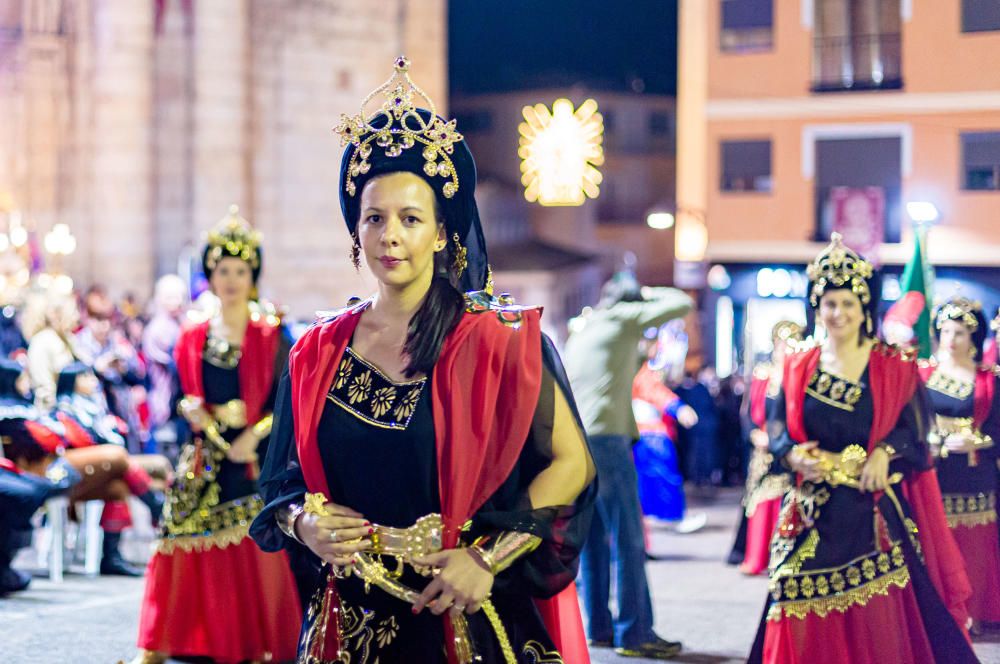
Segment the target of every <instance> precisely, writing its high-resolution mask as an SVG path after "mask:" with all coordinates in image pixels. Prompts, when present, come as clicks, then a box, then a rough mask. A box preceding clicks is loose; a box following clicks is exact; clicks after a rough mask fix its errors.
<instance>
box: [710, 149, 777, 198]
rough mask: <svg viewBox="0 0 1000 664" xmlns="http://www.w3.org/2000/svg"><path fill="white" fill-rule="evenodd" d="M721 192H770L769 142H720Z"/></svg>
mask: <svg viewBox="0 0 1000 664" xmlns="http://www.w3.org/2000/svg"><path fill="white" fill-rule="evenodd" d="M721 157H722V182H721V184H720V186H721V189H722V191H761V192H770V191H771V141H770V140H765V141H723V142H722V150H721Z"/></svg>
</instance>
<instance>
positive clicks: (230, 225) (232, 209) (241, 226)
mask: <svg viewBox="0 0 1000 664" xmlns="http://www.w3.org/2000/svg"><path fill="white" fill-rule="evenodd" d="M206 242H207V244H208V246H207V247H205V259H204V263H205V269H206V271H211V270H214V269H215V267H216V265H218V264H219V261H221V260H222V259H223V258H239V259H241V260H244V261H246V262H247V263H248V264H249V265H250V267H251V268H253V269H254V270H258V269H260V233H259V232H258V231H255V230H254V229H253V228H251V227H250V223H249V222H248V221H247V220H246V219H244V218H243V217H241V216H240V208H239V206H236V205H230V206H229V214H228V215H227V216H225V217H224V218H223V219H221V220H220V221H219V223H218V224H216V225H215V228H213V229H212V230H210V231H209V232H208V236H207V237H206Z"/></svg>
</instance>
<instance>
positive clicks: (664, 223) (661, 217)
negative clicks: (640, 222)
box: [646, 211, 674, 231]
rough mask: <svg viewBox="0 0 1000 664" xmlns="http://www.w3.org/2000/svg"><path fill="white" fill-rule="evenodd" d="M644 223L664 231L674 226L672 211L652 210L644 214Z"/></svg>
mask: <svg viewBox="0 0 1000 664" xmlns="http://www.w3.org/2000/svg"><path fill="white" fill-rule="evenodd" d="M646 225H647V226H649V227H650V228H654V229H656V230H658V231H665V230H667V229H668V228H673V226H674V214H673V213H672V212H662V211H653V212H650V213H649V214H647V215H646Z"/></svg>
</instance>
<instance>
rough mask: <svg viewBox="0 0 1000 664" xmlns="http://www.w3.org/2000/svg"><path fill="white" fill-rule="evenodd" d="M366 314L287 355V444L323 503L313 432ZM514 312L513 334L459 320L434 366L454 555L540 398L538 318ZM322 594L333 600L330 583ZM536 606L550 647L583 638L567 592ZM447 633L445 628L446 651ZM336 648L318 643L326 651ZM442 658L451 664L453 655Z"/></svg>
mask: <svg viewBox="0 0 1000 664" xmlns="http://www.w3.org/2000/svg"><path fill="white" fill-rule="evenodd" d="M367 306H368V303H367V302H363V303H361V304H359V305H357V306H354V307H352V308H350V309H347V310H346V311H344V312H342V313H340V314H339V315H337V316H336V317H334V318H332V319H330V320H327V321H325V322H322V323H319V324H317V325H315V326H314V327H312V328H310V329H309V330H308V331H306V333H305V334H304V335H303V336H302V338H301V339H299V341H298V342H297V343H296V344H295V346H294V348H293V349H292V352H291V355H290V356H289V374H290V378H291V388H292V413H293V417H294V421H295V445H296V450H297V451H298V455H299V462H300V464H301V467H302V474H303V476H304V477H305V481H306V486H307V487H308V488H309V491H310V492H312V493H322V494H323V495H325V496H329V495H330V490H329V487H328V485H327V481H326V473H325V471H324V469H323V463H322V460H321V458H320V452H319V445H318V441H317V428H318V426H319V420H320V417H321V416H322V414H323V407H324V405H325V403H326V394H327V390H328V389H329V386H330V384H331V383H332V382H333V376H334V372H335V371H336V369H337V367H338V366H339V364H340V360H341V357H342V356H343V354H344V349H345V348H346V347H347V344H348V342H349V341H350V339H351V336H352V335H353V334H354V330H355V328H357V325H358V321H360V320H361V313H362V312H363V311H364V310H365V309H366V308H367ZM521 313H522V316H521V322H520V325H519V326H518V327H513V326H510V325H507V324H504V323H502V322H501V321H500V320H499V318H498V314H497V313H496V312H494V311H492V310H487V311H482V312H476V313H471V312H466V313H465V314H464V315H463V316H462V319H461V320H460V321H459V323H458V325H457V326H456V327H455V329H454V330H453V331H452V332H451V334H449V335H448V338H447V339H446V340H445V343H444V345H443V346H442V348H441V355H440V357H439V359H438V362H437V364H436V365H435V367H434V374H433V377H432V382H431V397H432V405H433V411H434V431H435V444H436V448H437V464H438V491H439V494H440V498H441V512H442V514H441V516H442V519H443V521H444V525H445V528H444V546H445V548H453V547H455V545H456V544H457V543H458V537H459V531H460V529H461V528H462V526H463V525H464V524H465V522H466V521H468V520H469V519H470V518H471V517H472V515H473V514H475V513H476V511H477V510H478V509H479V508H480V507H481V506H482V505H483V503H485V502H486V500H487V499H488V498H489V497H490V496H491V495H493V493H495V492H496V490H497V489H499V488H500V486H501V484H503V482H504V480H506V479H507V477H508V476H509V475H510V473H511V471H512V470H513V469H514V466H515V464H516V463H517V459H518V457H519V456H520V454H521V450H522V448H523V447H524V442H525V440H526V439H527V437H528V433H529V430H530V427H531V421H532V418H533V417H534V413H535V408H536V406H537V403H538V396H539V393H540V390H541V379H542V351H541V325H540V318H541V311H540V310H534V309H527V310H524V311H523V312H521ZM328 592H331V593H335V589H334V588H333V587H332V582H331V584H330V586H329V587H328ZM569 600H571V601H569ZM334 601H336V600H335V599H334ZM538 603H539V605H540V609H541V613H542V615H543V617H544V618H546V627H547V628H548V630H549V633H550V634H551V635H552V637H553V639H554V640H555V642H556V646H557V647H559V646H561V644H560V639H561V635H563V634H567V633H572V634H575V633H578V632H579V633H582V631H581V630H579V628H576V629H574V627H575V625H578V624H579V623H580V614H579V606H578V605H577V603H576V593H575V589H574V588H573V586H570V587H569V588H567V589H566V590H564V591H563V592H562V593H560V594H559V595H557V596H556V597H553V598H552V599H550V600H539V601H538ZM567 607H569V608H570V609H572V611H568V610H567ZM553 621H555V622H553ZM574 621H575V623H574ZM450 626H451V623H450V621H448V620H445V631H446V639H447V642H448V643H449V644H450V642H451V639H450V637H449V636H448V635H449V634H450V633H451V632H450ZM332 632H334V630H330V632H328V634H329V633H332ZM336 647H337V644H336V643H333V642H330V641H328V642H327V648H328V649H329V650H328V652H336V650H335V649H336ZM562 648H567V646H565V645H563V646H562ZM562 648H561V649H562ZM567 649H568V648H567ZM448 652H449V660H450V661H452V662H455V661H456V660H455V655H454V652H453V650H452V648H450V647H449V649H448ZM576 661H580V660H576Z"/></svg>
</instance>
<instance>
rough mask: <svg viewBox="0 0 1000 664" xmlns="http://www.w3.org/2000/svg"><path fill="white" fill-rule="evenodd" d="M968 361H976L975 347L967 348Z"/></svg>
mask: <svg viewBox="0 0 1000 664" xmlns="http://www.w3.org/2000/svg"><path fill="white" fill-rule="evenodd" d="M969 359H970V360H975V359H976V347H975V346H969Z"/></svg>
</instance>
